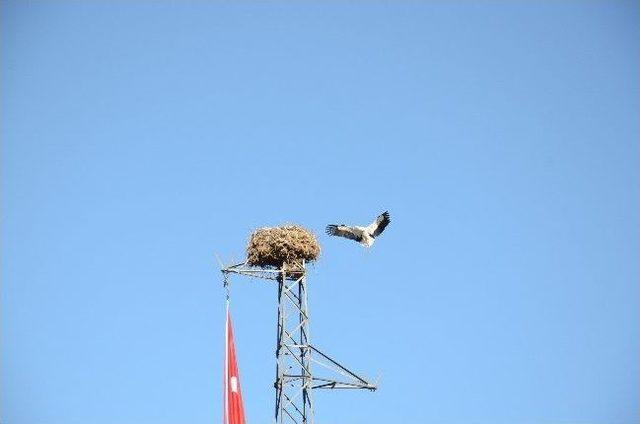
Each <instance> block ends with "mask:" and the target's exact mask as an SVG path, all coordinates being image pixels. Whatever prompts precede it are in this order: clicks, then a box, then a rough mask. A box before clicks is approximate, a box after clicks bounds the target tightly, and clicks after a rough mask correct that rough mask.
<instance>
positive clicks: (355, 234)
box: [326, 224, 362, 241]
mask: <svg viewBox="0 0 640 424" xmlns="http://www.w3.org/2000/svg"><path fill="white" fill-rule="evenodd" d="M326 231H327V234H329V235H330V236H338V237H345V238H348V239H351V240H355V241H361V240H362V231H358V230H357V229H356V228H353V227H348V226H346V225H334V224H331V225H327V230H326Z"/></svg>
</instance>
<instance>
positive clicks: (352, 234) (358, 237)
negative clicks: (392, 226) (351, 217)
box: [326, 212, 391, 247]
mask: <svg viewBox="0 0 640 424" xmlns="http://www.w3.org/2000/svg"><path fill="white" fill-rule="evenodd" d="M390 222H391V217H390V216H389V212H383V213H381V214H380V215H379V216H378V217H377V218H376V219H375V221H373V222H372V223H371V224H369V225H368V226H366V227H358V226H349V225H345V224H341V225H335V224H331V225H327V230H326V232H327V234H329V235H330V236H338V237H345V238H348V239H351V240H355V241H357V242H358V243H360V244H361V245H363V246H364V247H371V246H372V245H373V242H374V241H375V240H376V237H378V236H379V235H380V234H382V232H383V231H384V229H385V228H386V227H387V225H389V223H390Z"/></svg>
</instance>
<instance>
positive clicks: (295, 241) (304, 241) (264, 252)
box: [247, 225, 320, 268]
mask: <svg viewBox="0 0 640 424" xmlns="http://www.w3.org/2000/svg"><path fill="white" fill-rule="evenodd" d="M319 255H320V244H318V240H317V239H316V236H314V235H313V233H312V232H310V231H309V230H306V229H304V228H302V227H300V226H298V225H284V226H281V227H267V228H259V229H257V230H256V231H254V232H253V233H252V234H251V238H250V239H249V244H248V245H247V263H248V264H249V265H253V266H259V267H266V266H275V267H278V268H281V267H282V266H283V265H285V264H288V265H291V264H297V263H299V262H300V261H301V260H302V259H304V260H306V261H308V262H309V261H315V260H316V259H318V256H319Z"/></svg>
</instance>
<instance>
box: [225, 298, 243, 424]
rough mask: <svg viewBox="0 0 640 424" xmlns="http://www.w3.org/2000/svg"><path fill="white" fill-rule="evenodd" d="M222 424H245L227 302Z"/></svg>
mask: <svg viewBox="0 0 640 424" xmlns="http://www.w3.org/2000/svg"><path fill="white" fill-rule="evenodd" d="M222 424H245V419H244V407H243V405H242V392H241V391H240V375H239V374H238V363H237V361H236V347H235V344H234V343H233V328H232V327H231V314H230V313H229V303H227V324H226V331H225V357H224V417H223V419H222Z"/></svg>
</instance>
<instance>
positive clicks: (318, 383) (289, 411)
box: [221, 260, 377, 424]
mask: <svg viewBox="0 0 640 424" xmlns="http://www.w3.org/2000/svg"><path fill="white" fill-rule="evenodd" d="M221 271H222V274H223V276H224V284H225V286H226V285H227V284H228V283H229V280H228V278H229V275H230V274H240V275H245V276H248V277H253V278H260V279H264V280H273V281H275V282H276V283H277V285H278V332H277V341H276V362H277V365H276V381H275V383H274V387H275V389H276V401H275V419H274V422H275V423H277V424H284V423H299V424H312V423H313V415H314V402H313V396H312V392H313V390H316V389H368V390H372V391H373V390H376V388H377V387H376V385H374V384H372V383H370V382H369V381H367V380H366V379H364V378H363V377H360V376H358V375H357V374H355V373H354V372H352V371H350V370H349V369H347V368H346V367H344V366H343V365H341V364H340V363H338V362H337V361H335V360H334V359H333V358H331V357H329V356H328V355H326V354H325V353H323V352H322V351H320V350H319V349H318V348H316V347H315V346H313V345H312V344H311V342H310V338H309V321H310V319H309V312H308V307H307V270H306V263H305V261H304V260H301V261H299V262H297V263H294V264H283V265H282V266H281V267H280V268H255V267H251V266H249V265H248V264H247V263H246V262H243V263H239V264H236V265H231V266H228V267H223V268H222V269H221ZM312 364H314V365H319V366H322V367H323V368H326V369H328V370H329V371H331V372H333V374H334V375H340V379H339V380H336V379H335V378H332V377H331V376H329V377H324V376H323V377H320V376H318V375H314V373H313V370H312V367H311V365H312Z"/></svg>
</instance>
